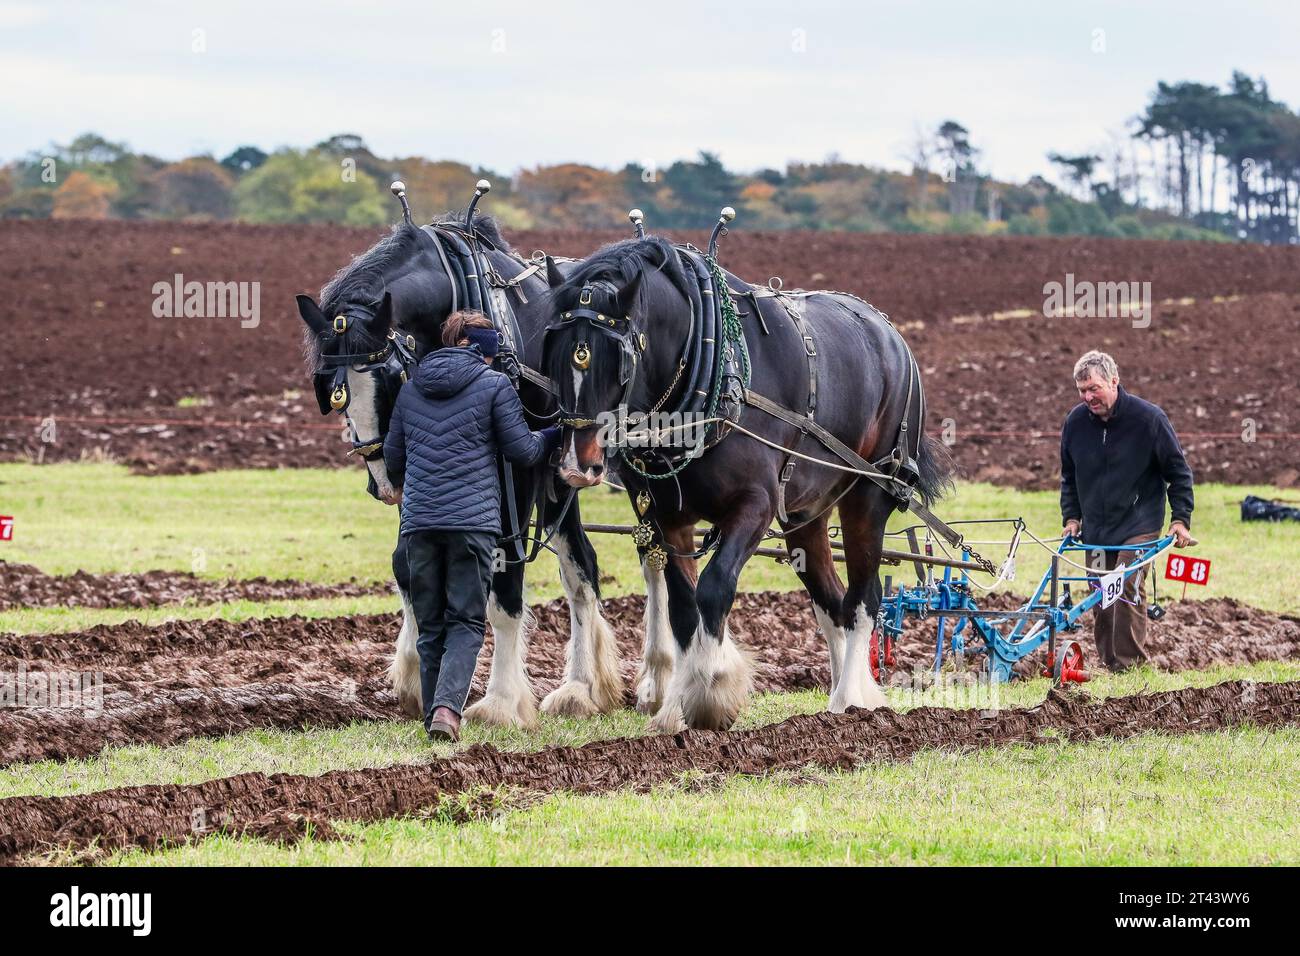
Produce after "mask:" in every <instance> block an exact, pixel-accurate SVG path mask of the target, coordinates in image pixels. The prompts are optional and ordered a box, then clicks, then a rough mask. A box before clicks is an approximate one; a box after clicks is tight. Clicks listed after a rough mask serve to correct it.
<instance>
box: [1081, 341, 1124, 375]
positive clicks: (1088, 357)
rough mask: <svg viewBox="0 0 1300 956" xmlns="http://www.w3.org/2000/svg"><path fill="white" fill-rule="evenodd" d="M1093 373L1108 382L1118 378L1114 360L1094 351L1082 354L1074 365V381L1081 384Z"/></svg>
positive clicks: (1117, 369) (1103, 353)
mask: <svg viewBox="0 0 1300 956" xmlns="http://www.w3.org/2000/svg"><path fill="white" fill-rule="evenodd" d="M1093 371H1096V372H1097V374H1098V375H1100V376H1101V377H1102V378H1104V379H1105V380H1106V381H1108V382H1109V381H1110V380H1111V379H1112V378H1119V366H1118V365H1116V364H1115V360H1114V359H1113V358H1111V357H1110V356H1109V355H1107V354H1106V353H1105V352H1098V351H1097V350H1096V349H1093V350H1092V351H1091V352H1084V353H1083V356H1082V357H1081V358H1080V359H1079V361H1077V362H1075V363H1074V380H1075V381H1076V382H1082V381H1083V380H1084V379H1085V378H1087V377H1088V376H1089V374H1091V373H1092V372H1093Z"/></svg>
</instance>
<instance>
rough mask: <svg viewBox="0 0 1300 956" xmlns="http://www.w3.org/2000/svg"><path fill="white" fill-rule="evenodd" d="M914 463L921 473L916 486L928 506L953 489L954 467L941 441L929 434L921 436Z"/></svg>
mask: <svg viewBox="0 0 1300 956" xmlns="http://www.w3.org/2000/svg"><path fill="white" fill-rule="evenodd" d="M916 464H917V468H918V469H919V470H920V473H921V474H920V477H919V478H918V479H917V482H916V488H917V490H918V491H920V492H921V500H922V501H923V502H924V503H925V506H926V507H927V508H928V507H930V506H931V505H933V504H934V503H935V502H936V501H938V500H939V499H940V498H942V497H944V496H945V495H946V494H948V492H950V491H952V490H953V487H954V485H953V474H954V472H955V470H956V467H955V465H954V464H953V460H952V455H950V454H949V453H948V449H947V448H946V447H945V446H944V445H943V443H942V442H940V441H938V440H937V439H935V438H933V437H931V436H929V435H925V436H923V437H922V438H921V447H920V449H919V453H918V456H917V463H916Z"/></svg>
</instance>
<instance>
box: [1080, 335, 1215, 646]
mask: <svg viewBox="0 0 1300 956" xmlns="http://www.w3.org/2000/svg"><path fill="white" fill-rule="evenodd" d="M1074 382H1075V385H1076V386H1077V387H1078V389H1079V397H1080V398H1082V399H1083V402H1082V404H1080V405H1076V406H1075V407H1074V409H1073V410H1072V411H1071V412H1070V414H1069V415H1067V416H1066V419H1065V425H1064V427H1063V428H1062V429H1061V517H1062V519H1063V520H1064V525H1065V530H1064V533H1065V534H1067V535H1073V536H1075V537H1076V538H1079V539H1081V540H1082V541H1085V542H1087V543H1088V544H1095V545H1106V546H1111V545H1123V544H1136V543H1138V542H1143V541H1151V540H1153V539H1155V538H1158V537H1159V536H1160V529H1161V528H1162V527H1163V526H1164V521H1165V498H1166V497H1168V499H1169V508H1170V511H1171V512H1172V517H1173V520H1172V523H1171V524H1170V526H1169V533H1170V534H1172V535H1174V538H1175V542H1174V543H1175V546H1176V547H1179V548H1185V547H1188V546H1190V545H1194V544H1195V543H1196V541H1195V539H1194V538H1192V535H1191V526H1192V507H1193V497H1192V470H1191V468H1189V467H1188V465H1187V459H1186V458H1184V457H1183V450H1182V448H1181V447H1180V446H1179V444H1178V436H1177V435H1175V434H1174V429H1173V426H1172V425H1170V424H1169V418H1168V417H1167V416H1166V415H1165V413H1164V412H1163V411H1162V410H1161V409H1160V407H1159V406H1158V405H1153V404H1152V403H1150V402H1147V401H1143V400H1142V399H1140V398H1138V397H1137V396H1136V395H1132V394H1130V393H1129V392H1127V391H1125V390H1124V389H1123V388H1122V387H1121V386H1120V384H1119V368H1118V366H1116V364H1115V360H1114V359H1113V358H1111V357H1110V356H1109V355H1107V354H1106V353H1105V352H1097V351H1092V352H1088V353H1087V354H1086V355H1084V356H1083V357H1082V358H1080V359H1079V361H1078V362H1077V363H1076V364H1075V366H1074ZM1135 557H1136V552H1135V551H1104V552H1098V553H1097V554H1096V555H1095V556H1093V557H1092V559H1091V560H1090V561H1089V566H1090V567H1094V568H1097V569H1098V570H1113V569H1114V568H1115V567H1117V566H1118V565H1119V564H1125V565H1130V564H1132V563H1133V561H1134V559H1135ZM1145 578H1146V572H1145V570H1144V571H1141V572H1139V573H1137V574H1135V575H1133V576H1132V577H1131V578H1130V580H1131V581H1133V582H1134V584H1133V585H1132V587H1131V588H1130V587H1126V588H1125V593H1124V594H1123V595H1122V596H1121V598H1120V599H1119V600H1118V601H1116V602H1115V603H1114V604H1112V605H1111V606H1110V607H1108V608H1106V609H1104V610H1102V609H1100V608H1099V609H1098V610H1097V611H1096V617H1095V621H1094V628H1093V634H1094V637H1095V638H1096V641H1097V653H1098V655H1099V656H1100V657H1101V661H1102V663H1103V664H1105V665H1106V666H1107V667H1108V668H1110V669H1111V670H1114V671H1121V670H1126V669H1128V668H1130V667H1134V666H1136V665H1137V664H1140V663H1142V662H1143V661H1145V660H1147V652H1146V648H1145V646H1144V639H1145V637H1146V621H1147V619H1146V590H1145V586H1144V584H1145Z"/></svg>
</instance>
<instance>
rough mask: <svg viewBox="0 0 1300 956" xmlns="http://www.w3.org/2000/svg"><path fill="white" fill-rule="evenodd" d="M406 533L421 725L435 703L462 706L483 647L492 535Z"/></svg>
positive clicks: (426, 721)
mask: <svg viewBox="0 0 1300 956" xmlns="http://www.w3.org/2000/svg"><path fill="white" fill-rule="evenodd" d="M406 537H407V545H406V550H407V564H408V566H409V568H410V572H411V606H412V608H413V609H414V610H415V622H416V624H417V626H418V627H419V629H420V637H419V639H418V640H417V641H416V643H415V647H416V650H417V651H418V652H419V654H420V691H421V694H422V696H423V699H424V724H425V726H426V727H427V726H428V725H429V718H430V717H431V716H432V715H433V711H434V709H435V708H438V707H450V708H451V709H452V710H454V711H455V712H456V713H457V714H459V713H461V712H463V711H464V710H465V699H466V698H467V697H469V684H470V681H471V680H472V679H473V677H474V666H475V664H477V662H478V652H479V650H480V649H481V648H482V647H483V630H484V628H485V627H486V622H485V620H484V618H485V615H486V613H487V596H488V590H489V588H490V587H491V583H492V551H493V549H494V548H495V547H496V535H494V534H490V533H489V532H486V531H415V532H412V533H411V534H409V535H407V536H406Z"/></svg>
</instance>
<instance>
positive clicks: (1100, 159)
mask: <svg viewBox="0 0 1300 956" xmlns="http://www.w3.org/2000/svg"><path fill="white" fill-rule="evenodd" d="M909 158H910V160H911V164H912V172H911V173H901V172H892V171H887V170H881V169H874V168H871V167H867V166H862V165H858V164H854V163H846V162H841V161H840V160H839V159H838V157H836V156H831V157H828V158H827V159H826V160H825V161H824V162H821V163H792V164H790V165H789V166H787V167H786V169H785V170H784V171H782V170H775V169H763V170H759V171H758V172H754V173H737V172H733V171H730V170H728V169H726V168H725V167H724V166H723V165H722V163H721V162H720V161H719V159H718V158H717V156H715V155H713V154H711V153H708V152H702V153H700V155H699V158H698V159H696V160H693V161H679V162H675V163H673V164H672V165H671V166H668V167H666V168H663V169H654V168H646V167H643V166H640V165H637V164H628V165H627V166H625V167H623V168H622V169H619V170H608V169H598V168H595V167H592V166H585V165H580V164H564V165H558V166H539V167H537V168H536V169H526V170H521V171H519V172H517V173H515V175H513V176H509V175H502V174H500V173H499V172H496V171H493V170H490V169H484V168H477V167H471V166H467V165H465V164H463V163H458V162H452V161H446V160H442V161H434V160H429V159H425V158H423V157H418V156H413V157H404V158H403V157H398V158H383V157H379V156H376V155H375V154H374V153H372V152H371V151H370V149H369V148H368V147H367V146H366V144H365V142H364V141H363V140H362V139H361V138H360V137H359V136H356V135H352V134H341V135H338V136H332V137H330V138H329V139H327V140H325V141H324V142H321V143H317V144H316V145H315V146H313V147H311V148H310V149H281V150H278V151H276V152H274V153H269V154H268V153H266V152H264V151H263V150H261V149H259V148H258V147H256V146H241V147H240V148H239V149H236V150H235V151H234V152H232V153H231V154H230V155H229V156H226V157H224V158H222V159H217V158H215V157H213V156H192V157H190V158H188V159H182V160H180V161H179V162H168V161H165V160H162V159H158V158H156V157H153V156H149V155H145V154H139V153H134V152H132V151H131V150H130V149H129V148H128V147H127V145H126V144H125V143H115V142H111V141H109V140H106V139H104V138H103V137H101V136H99V135H97V134H94V133H86V134H84V135H82V136H79V137H77V138H76V139H75V140H74V141H72V142H71V143H68V144H67V145H54V146H51V148H50V149H49V150H48V151H47V152H44V153H32V154H30V155H28V156H26V157H25V158H23V159H21V160H18V161H15V162H12V163H10V164H9V165H7V166H4V167H0V217H3V218H46V217H54V218H86V219H101V218H108V217H117V218H124V219H184V220H200V221H201V220H229V219H238V220H243V221H246V222H257V223H309V222H333V223H342V224H345V225H351V226H372V225H379V224H382V223H387V222H391V221H393V220H394V218H395V217H396V215H397V212H398V209H397V205H396V203H395V201H394V200H393V198H392V197H391V196H390V195H389V193H388V184H389V183H390V182H391V181H392V180H394V179H401V180H403V181H404V182H405V183H406V185H407V192H408V194H409V196H410V200H411V204H412V208H413V211H414V213H415V215H416V217H417V219H419V220H421V221H427V220H428V219H430V218H432V217H433V216H434V215H437V214H439V213H442V212H445V211H447V210H450V209H457V208H462V207H463V206H464V205H465V203H466V202H467V201H468V199H469V195H470V192H471V190H472V188H473V183H474V182H475V181H476V180H477V179H479V178H487V179H490V180H491V181H492V183H493V191H492V197H491V200H490V202H489V204H488V207H487V208H489V209H490V211H491V213H492V214H493V215H494V216H496V217H497V218H498V219H499V220H500V221H501V222H502V223H503V224H504V225H506V226H508V227H513V228H533V227H545V228H575V229H594V228H618V227H620V226H622V225H624V224H625V223H624V220H623V213H624V212H625V211H626V210H627V209H629V208H631V207H633V206H638V207H640V208H641V209H642V210H644V211H645V213H646V221H647V225H648V226H649V227H650V228H651V229H660V228H662V229H680V228H703V227H706V226H707V225H708V224H709V223H711V222H712V221H713V219H714V216H715V215H716V212H717V210H718V209H720V208H721V207H722V206H724V205H730V206H734V207H736V209H737V211H738V212H739V213H740V215H741V217H742V222H743V223H744V225H745V227H746V228H750V229H844V230H851V231H860V232H926V233H943V232H946V233H975V234H997V233H1010V234H1015V235H1048V234H1051V235H1079V234H1082V235H1101V236H1117V237H1125V236H1127V237H1133V238H1143V237H1150V238H1164V239H1183V238H1185V239H1219V240H1223V239H1252V240H1256V241H1265V242H1283V243H1285V242H1295V241H1297V208H1298V207H1300V116H1298V115H1297V114H1296V113H1294V112H1292V111H1291V110H1290V109H1289V108H1288V107H1286V106H1285V105H1283V104H1281V103H1278V102H1276V101H1274V100H1273V99H1271V97H1270V96H1269V92H1268V87H1267V84H1266V83H1265V82H1264V81H1263V80H1262V79H1261V80H1258V81H1256V80H1253V79H1251V78H1250V77H1248V76H1246V75H1244V74H1242V73H1234V74H1233V76H1232V80H1231V82H1230V83H1229V84H1228V86H1227V87H1226V88H1225V89H1223V90H1219V89H1216V88H1215V87H1211V86H1205V85H1203V84H1199V83H1174V84H1167V83H1160V84H1159V85H1158V86H1157V89H1156V91H1155V92H1154V93H1153V94H1152V95H1151V98H1150V101H1149V103H1148V104H1147V106H1146V109H1145V111H1144V112H1143V113H1142V114H1141V115H1139V116H1137V117H1134V118H1133V120H1132V121H1131V122H1130V124H1129V128H1128V129H1127V130H1126V131H1125V132H1123V133H1112V134H1111V135H1110V143H1109V145H1108V146H1107V147H1104V148H1103V150H1102V151H1101V152H1098V153H1085V154H1082V155H1077V156H1074V155H1062V154H1059V153H1056V152H1048V153H1047V154H1045V158H1046V159H1048V160H1049V161H1050V162H1051V163H1053V164H1055V165H1056V166H1057V167H1058V168H1059V170H1060V171H1061V172H1062V173H1063V180H1064V182H1065V184H1066V185H1065V186H1064V188H1058V187H1057V186H1055V185H1053V184H1052V183H1049V182H1048V181H1047V180H1046V179H1044V178H1043V177H1042V176H1037V175H1036V176H1034V177H1032V178H1031V179H1030V180H1029V181H1028V182H1026V183H1023V184H1016V183H1005V182H999V181H997V180H994V179H992V178H991V177H990V176H988V175H987V174H986V173H984V172H982V171H981V169H980V164H979V150H977V149H976V148H975V147H974V146H973V145H972V144H971V136H970V133H969V131H968V130H967V129H966V128H965V127H963V126H962V125H961V124H960V123H957V122H955V121H951V120H950V121H948V122H945V123H943V124H942V125H941V126H940V127H939V128H938V129H937V130H935V131H933V132H927V133H923V134H919V135H918V136H917V137H916V141H915V142H914V143H913V144H912V146H911V150H910V157H909Z"/></svg>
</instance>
